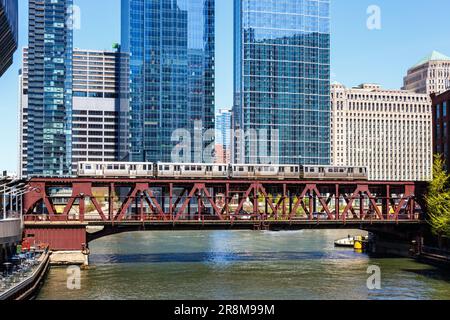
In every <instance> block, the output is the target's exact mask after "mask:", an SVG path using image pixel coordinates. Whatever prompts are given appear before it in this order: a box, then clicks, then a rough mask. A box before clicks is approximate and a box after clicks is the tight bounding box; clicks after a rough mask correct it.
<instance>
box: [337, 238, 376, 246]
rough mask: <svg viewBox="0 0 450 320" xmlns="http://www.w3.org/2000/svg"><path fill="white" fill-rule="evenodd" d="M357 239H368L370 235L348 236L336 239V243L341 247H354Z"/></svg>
mask: <svg viewBox="0 0 450 320" xmlns="http://www.w3.org/2000/svg"><path fill="white" fill-rule="evenodd" d="M355 240H358V241H367V240H368V237H366V236H357V237H347V238H344V239H340V240H336V241H335V242H334V245H335V247H341V248H354V247H355Z"/></svg>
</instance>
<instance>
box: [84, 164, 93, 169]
mask: <svg viewBox="0 0 450 320" xmlns="http://www.w3.org/2000/svg"><path fill="white" fill-rule="evenodd" d="M81 167H83V166H81ZM85 168H86V170H91V169H92V168H91V166H90V165H89V164H87V165H86V166H85Z"/></svg>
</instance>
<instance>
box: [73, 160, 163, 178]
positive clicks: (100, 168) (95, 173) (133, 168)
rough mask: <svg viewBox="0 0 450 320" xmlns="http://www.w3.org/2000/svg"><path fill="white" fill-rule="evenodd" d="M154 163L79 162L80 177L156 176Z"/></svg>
mask: <svg viewBox="0 0 450 320" xmlns="http://www.w3.org/2000/svg"><path fill="white" fill-rule="evenodd" d="M154 171H155V170H154V165H153V163H137V162H79V163H78V176H79V177H103V178H154V177H155V174H154Z"/></svg>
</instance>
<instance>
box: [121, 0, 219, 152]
mask: <svg viewBox="0 0 450 320" xmlns="http://www.w3.org/2000/svg"><path fill="white" fill-rule="evenodd" d="M214 5H215V0H153V1H145V0H122V41H121V42H122V51H123V52H129V53H130V61H129V65H130V88H129V91H130V97H129V103H130V106H129V110H130V122H129V137H130V142H129V145H130V160H132V161H171V160H172V157H171V154H172V151H173V148H174V147H175V146H176V145H177V143H178V142H179V141H172V135H173V134H174V133H175V132H176V130H178V129H187V130H188V131H189V132H190V133H191V137H190V138H191V139H189V140H190V141H187V142H191V143H190V145H191V151H192V154H191V157H190V158H191V161H202V157H198V155H199V151H200V152H201V150H199V149H203V147H204V146H205V145H206V144H208V141H200V144H198V143H195V142H194V140H195V139H194V128H195V127H197V132H200V135H201V131H203V132H205V131H206V130H209V129H212V130H214V40H215V38H214ZM175 138H177V137H176V135H175ZM184 142H186V141H184ZM194 151H197V153H195V152H194ZM194 155H197V156H195V157H194Z"/></svg>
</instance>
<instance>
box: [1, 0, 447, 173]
mask: <svg viewBox="0 0 450 320" xmlns="http://www.w3.org/2000/svg"><path fill="white" fill-rule="evenodd" d="M74 2H75V4H76V5H78V6H79V7H80V10H81V28H80V30H76V31H75V33H74V42H75V43H74V46H75V47H78V48H83V49H111V46H112V44H113V43H115V42H120V0H74ZM373 5H376V6H377V7H378V8H379V9H380V17H381V25H380V27H381V28H380V29H369V28H368V27H367V20H368V19H369V18H371V17H372V13H373V12H370V13H368V8H369V7H370V6H373ZM19 6H20V8H19V10H20V12H19V15H20V40H19V42H20V43H19V50H18V51H17V52H16V54H15V56H14V64H13V66H12V67H11V68H10V69H9V70H8V71H7V73H6V74H5V75H3V77H2V78H0V115H1V116H0V130H1V138H0V150H1V151H0V170H9V171H17V164H18V123H19V119H18V94H19V92H18V77H17V75H18V72H19V69H20V67H21V48H22V47H24V46H26V45H27V41H28V39H27V32H28V27H27V15H28V12H27V1H26V0H19ZM448 12H450V1H448V0H427V1H419V0H331V32H332V45H331V55H332V60H331V70H332V80H333V81H338V82H340V83H342V84H344V85H346V86H355V85H358V84H360V83H363V82H370V83H378V84H381V85H382V86H383V87H385V88H392V89H396V88H400V87H401V86H402V81H403V76H404V75H405V74H406V71H407V70H408V68H409V67H411V66H412V65H414V64H415V63H416V62H418V61H419V60H421V59H422V58H423V57H424V56H426V55H427V54H429V53H430V52H431V51H433V50H437V51H440V52H442V53H444V54H447V55H450V27H449V24H448V21H449V20H448ZM232 102H233V1H232V0H216V109H222V108H230V107H231V105H232Z"/></svg>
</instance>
